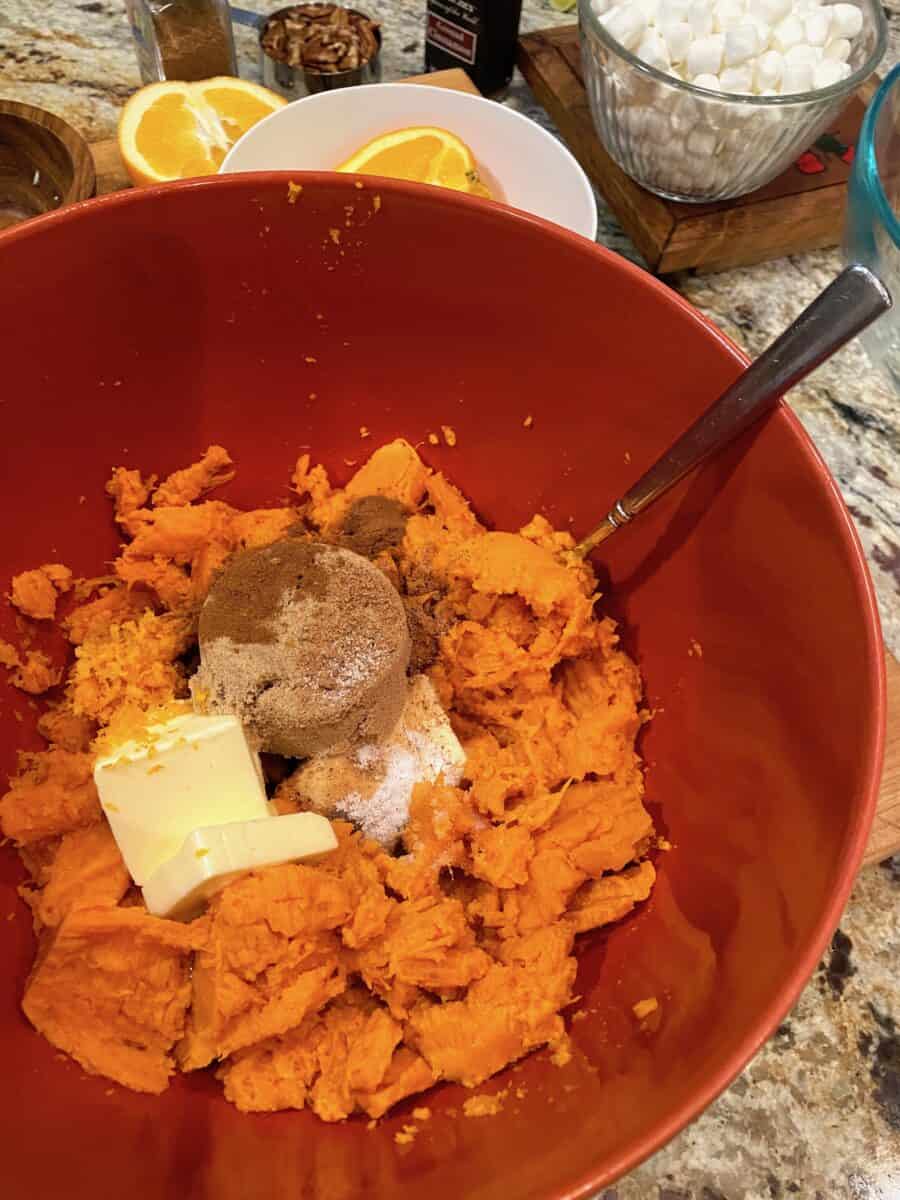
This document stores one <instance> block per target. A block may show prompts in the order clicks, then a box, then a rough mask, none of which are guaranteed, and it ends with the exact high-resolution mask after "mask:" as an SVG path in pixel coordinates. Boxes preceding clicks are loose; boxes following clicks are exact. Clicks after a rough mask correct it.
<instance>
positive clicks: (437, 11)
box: [425, 0, 522, 96]
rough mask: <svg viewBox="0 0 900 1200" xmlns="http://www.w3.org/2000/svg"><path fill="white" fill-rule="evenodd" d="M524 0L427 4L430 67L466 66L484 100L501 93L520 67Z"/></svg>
mask: <svg viewBox="0 0 900 1200" xmlns="http://www.w3.org/2000/svg"><path fill="white" fill-rule="evenodd" d="M521 13H522V0H427V16H426V25H425V69H426V70H427V71H442V70H445V69H446V68H448V67H462V68H463V70H464V71H466V73H467V74H468V76H469V78H470V79H471V80H472V82H473V83H474V84H475V86H476V87H477V88H478V90H479V91H480V92H481V93H482V94H483V95H485V96H494V95H496V94H497V93H498V92H502V91H503V90H504V88H506V87H507V86H508V84H509V81H510V79H511V78H512V73H513V67H514V66H515V64H516V42H517V41H518V37H519V17H520V16H521Z"/></svg>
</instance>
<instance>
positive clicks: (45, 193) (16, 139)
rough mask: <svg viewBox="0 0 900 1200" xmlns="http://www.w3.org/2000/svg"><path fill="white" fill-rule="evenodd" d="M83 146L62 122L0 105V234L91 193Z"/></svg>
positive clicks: (89, 162) (27, 108) (10, 103)
mask: <svg viewBox="0 0 900 1200" xmlns="http://www.w3.org/2000/svg"><path fill="white" fill-rule="evenodd" d="M95 182H96V180H95V175H94V160H93V159H92V158H91V152H90V150H89V149H88V144H87V142H86V141H85V140H84V138H83V137H82V136H81V134H80V133H78V132H77V131H76V130H74V129H73V128H72V126H71V125H69V124H67V123H66V122H65V121H64V120H63V119H62V117H57V116H55V115H54V114H53V113H49V112H45V110H44V109H42V108H35V106H34V105H33V104H20V103H18V102H17V101H15V100H0V229H6V228H7V227H8V226H9V225H15V224H16V223H17V222H18V221H27V220H28V218H29V217H37V216H40V214H41V213H45V212H49V211H50V210H51V209H53V208H61V207H62V206H63V205H64V204H72V203H74V202H75V201H76V200H86V199H87V198H88V197H89V196H93V194H94V186H95Z"/></svg>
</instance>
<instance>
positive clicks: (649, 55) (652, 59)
mask: <svg viewBox="0 0 900 1200" xmlns="http://www.w3.org/2000/svg"><path fill="white" fill-rule="evenodd" d="M635 53H636V54H637V56H638V58H639V59H640V60H641V62H645V63H647V65H648V66H651V67H657V68H658V69H659V70H660V71H665V70H667V69H668V67H669V66H670V65H671V59H670V58H669V50H668V47H667V45H666V42H665V39H664V38H663V37H662V36H661V34H660V33H659V32H658V31H657V30H656V29H648V30H647V32H646V33H645V34H644V36H643V37H642V38H641V41H640V43H639V45H638V48H637V50H636V51H635Z"/></svg>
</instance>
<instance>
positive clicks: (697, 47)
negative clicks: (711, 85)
mask: <svg viewBox="0 0 900 1200" xmlns="http://www.w3.org/2000/svg"><path fill="white" fill-rule="evenodd" d="M724 50H725V35H724V34H723V33H711V34H710V35H709V36H708V37H704V38H697V40H696V41H695V42H694V43H693V44H692V45H691V46H690V47H689V49H688V52H687V59H686V62H687V73H688V75H689V76H690V77H691V78H692V79H696V77H697V76H698V75H718V74H719V71H720V70H721V68H722V55H723V53H724Z"/></svg>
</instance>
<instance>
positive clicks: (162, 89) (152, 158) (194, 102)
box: [118, 75, 287, 186]
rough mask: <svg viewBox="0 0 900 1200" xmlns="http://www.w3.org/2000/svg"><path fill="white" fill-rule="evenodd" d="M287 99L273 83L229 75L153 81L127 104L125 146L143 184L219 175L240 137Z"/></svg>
mask: <svg viewBox="0 0 900 1200" xmlns="http://www.w3.org/2000/svg"><path fill="white" fill-rule="evenodd" d="M286 103H287V101H286V100H284V99H283V98H282V97H281V96H278V95H276V94H275V92H270V91H269V90H268V88H264V87H260V86H259V85H258V84H256V83H247V82H246V81H245V80H243V79H234V78H232V77H231V76H225V75H223V76H220V77H218V78H215V79H205V80H203V81H202V82H201V83H178V82H175V81H170V80H166V81H165V82H163V83H151V84H148V85H147V87H143V88H141V89H140V91H138V92H135V94H134V95H133V96H132V97H131V99H130V100H129V101H128V103H127V104H126V105H125V107H124V108H123V109H122V115H121V117H120V118H119V139H118V140H119V151H120V153H121V155H122V158H123V160H124V162H125V166H126V168H127V170H128V174H129V175H130V176H131V179H132V182H133V183H135V184H136V185H138V186H140V185H141V184H147V183H165V182H167V181H168V180H172V179H192V178H193V177H194V176H196V175H214V174H215V173H216V171H218V169H219V167H220V166H221V165H222V160H223V159H224V158H225V155H226V154H227V153H228V151H229V150H230V149H231V147H232V146H233V145H234V143H235V142H236V141H237V140H238V138H239V137H241V136H242V134H244V133H246V132H247V130H248V129H250V128H251V126H253V125H255V124H256V123H257V121H260V120H262V118H263V117H266V116H268V115H269V113H272V112H275V110H276V109H279V108H282V107H283V106H284V105H285V104H286Z"/></svg>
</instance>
